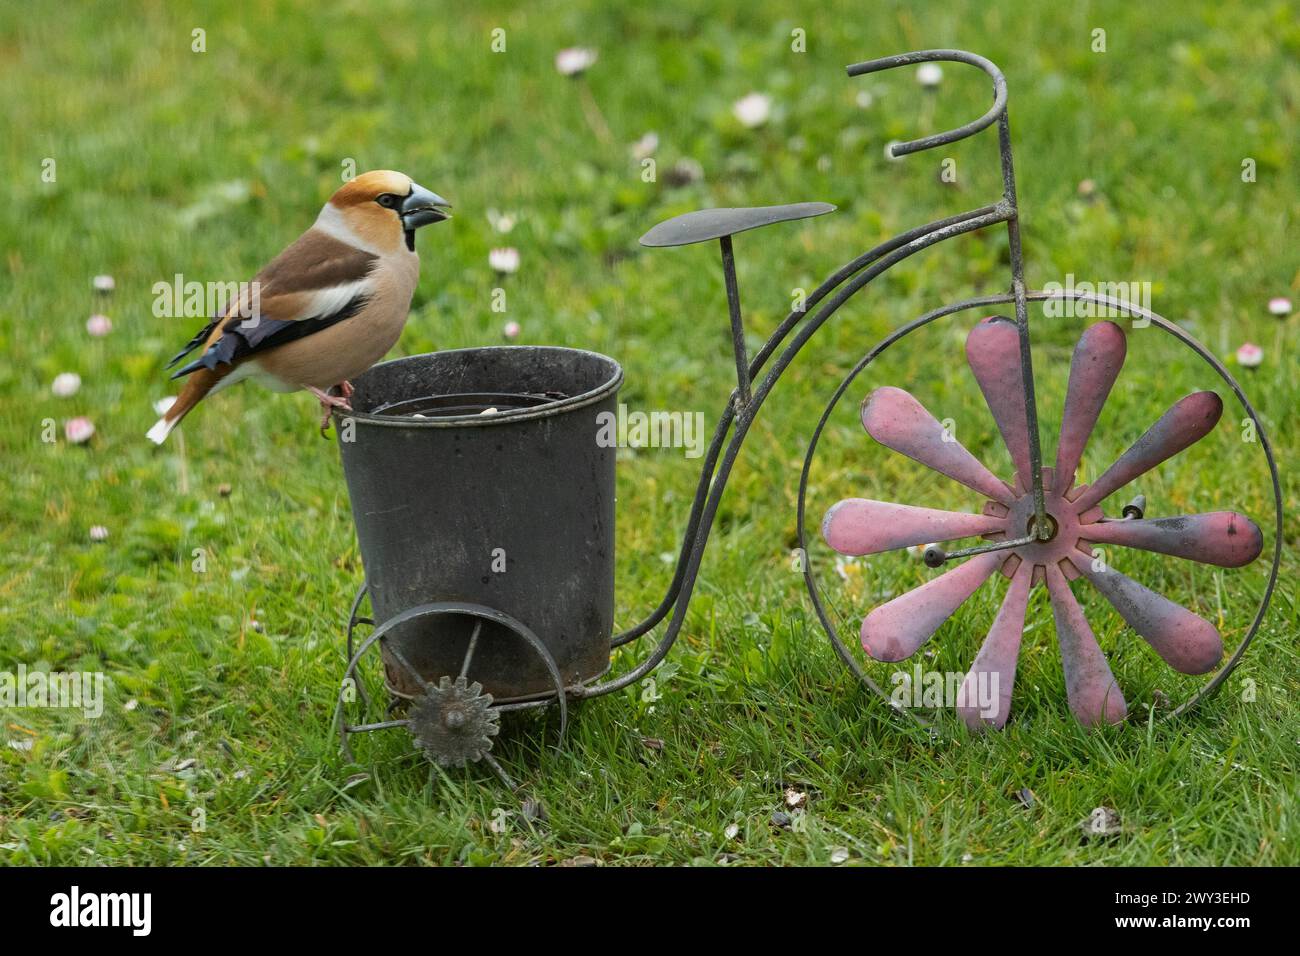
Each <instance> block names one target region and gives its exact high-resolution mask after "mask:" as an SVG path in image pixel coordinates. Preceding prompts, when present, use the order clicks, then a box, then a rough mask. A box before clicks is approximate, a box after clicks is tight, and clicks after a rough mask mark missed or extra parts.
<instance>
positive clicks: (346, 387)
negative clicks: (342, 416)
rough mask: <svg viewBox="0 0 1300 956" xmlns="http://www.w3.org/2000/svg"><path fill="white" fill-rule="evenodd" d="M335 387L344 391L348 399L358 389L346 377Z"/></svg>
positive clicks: (344, 395)
mask: <svg viewBox="0 0 1300 956" xmlns="http://www.w3.org/2000/svg"><path fill="white" fill-rule="evenodd" d="M334 387H335V388H337V389H338V390H339V391H340V392H342V393H343V397H344V398H346V399H348V400H351V398H352V393H353V392H355V391H356V389H355V388H353V387H352V383H351V382H349V381H347V380H346V379H345V380H343V381H342V382H339V383H338V384H337V385H335V386H334Z"/></svg>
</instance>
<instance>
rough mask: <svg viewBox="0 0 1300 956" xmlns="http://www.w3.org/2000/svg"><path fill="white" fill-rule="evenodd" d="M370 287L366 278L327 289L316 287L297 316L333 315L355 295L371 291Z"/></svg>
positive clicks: (312, 317)
mask: <svg viewBox="0 0 1300 956" xmlns="http://www.w3.org/2000/svg"><path fill="white" fill-rule="evenodd" d="M372 289H373V286H372V284H371V282H370V280H369V279H368V278H366V279H358V280H357V281H356V282H345V283H343V284H342V285H336V286H330V287H329V288H328V289H317V290H316V291H315V292H313V293H312V294H311V298H310V299H308V300H307V305H306V307H305V308H303V310H302V314H301V315H299V316H298V318H299V319H315V318H319V317H321V316H325V315H333V314H334V313H335V312H338V311H339V310H340V309H342V308H343V307H344V306H346V305H347V304H348V303H349V302H351V301H352V300H353V299H355V298H356V297H357V296H359V295H365V294H367V293H369V292H371V291H372Z"/></svg>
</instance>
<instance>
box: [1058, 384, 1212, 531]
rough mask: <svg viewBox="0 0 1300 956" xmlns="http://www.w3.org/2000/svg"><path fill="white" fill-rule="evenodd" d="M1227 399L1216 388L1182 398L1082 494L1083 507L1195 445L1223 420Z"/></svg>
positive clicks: (1080, 505) (1098, 502)
mask: <svg viewBox="0 0 1300 956" xmlns="http://www.w3.org/2000/svg"><path fill="white" fill-rule="evenodd" d="M1222 414H1223V399H1221V398H1219V396H1218V395H1217V394H1215V393H1214V392H1193V393H1192V394H1191V395H1188V396H1187V397H1185V398H1181V399H1179V400H1178V401H1176V402H1174V404H1173V405H1172V406H1171V407H1170V408H1169V410H1168V411H1167V412H1165V413H1164V414H1163V415H1161V416H1160V419H1159V421H1157V422H1156V423H1155V424H1154V425H1152V426H1151V427H1150V428H1148V429H1147V430H1146V433H1145V434H1143V436H1142V437H1141V438H1139V439H1138V440H1137V441H1135V442H1134V443H1133V444H1132V446H1131V447H1130V448H1129V449H1128V451H1126V452H1124V454H1122V455H1120V456H1119V458H1118V459H1116V461H1115V464H1113V465H1111V466H1110V467H1109V468H1107V469H1106V471H1105V472H1104V473H1103V474H1102V475H1101V477H1100V478H1098V479H1097V480H1096V481H1094V482H1093V483H1092V484H1091V485H1089V486H1088V487H1087V488H1086V489H1084V492H1083V494H1082V496H1081V497H1080V498H1079V507H1080V508H1090V507H1092V506H1093V505H1096V504H1100V503H1101V502H1102V501H1104V500H1105V498H1106V497H1107V496H1108V495H1110V494H1111V493H1112V492H1115V491H1118V490H1119V489H1120V488H1123V487H1124V486H1125V485H1127V484H1128V483H1129V482H1131V481H1133V480H1134V479H1135V478H1138V477H1139V476H1141V475H1144V474H1146V473H1147V472H1148V471H1150V470H1151V469H1152V468H1155V467H1156V466H1157V465H1159V464H1161V463H1162V462H1164V461H1167V460H1169V459H1170V458H1172V457H1173V456H1174V455H1176V454H1178V453H1179V452H1180V451H1182V450H1183V449H1184V448H1187V447H1188V446H1189V445H1194V444H1196V443H1197V442H1198V441H1200V440H1201V439H1202V438H1204V437H1205V436H1206V435H1208V434H1209V433H1210V430H1211V429H1212V428H1214V426H1215V425H1217V424H1218V423H1219V416H1220V415H1222Z"/></svg>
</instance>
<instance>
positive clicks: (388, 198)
mask: <svg viewBox="0 0 1300 956" xmlns="http://www.w3.org/2000/svg"><path fill="white" fill-rule="evenodd" d="M375 202H377V203H379V205H381V206H383V207H384V208H385V209H393V208H395V207H396V206H397V197H396V196H394V195H393V194H392V193H384V194H383V195H382V196H380V197H379V198H378V199H376V200H375Z"/></svg>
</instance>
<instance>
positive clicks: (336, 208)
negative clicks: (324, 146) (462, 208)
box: [326, 169, 451, 251]
mask: <svg viewBox="0 0 1300 956" xmlns="http://www.w3.org/2000/svg"><path fill="white" fill-rule="evenodd" d="M331 207H332V210H333V212H334V213H337V214H338V215H339V216H340V217H341V219H342V221H343V224H344V225H346V226H347V228H348V229H349V230H351V231H352V232H353V233H355V234H356V236H357V237H358V238H359V239H361V240H362V241H363V242H365V243H366V244H367V245H369V246H372V247H374V248H376V249H380V250H384V251H388V250H392V249H397V248H400V244H401V243H405V244H406V248H408V249H410V250H412V251H414V250H415V230H417V229H419V228H420V227H421V226H427V225H429V224H430V223H435V222H442V221H443V220H444V219H450V218H451V213H449V212H447V210H448V209H450V208H451V203H449V202H447V200H445V199H443V198H442V197H441V196H439V195H438V194H437V193H435V192H431V191H429V190H428V189H425V188H424V187H423V186H421V185H419V184H418V183H415V182H412V181H411V177H409V176H407V175H404V174H403V173H398V172H393V171H392V170H390V169H377V170H373V171H372V172H368V173H362V174H361V175H360V176H357V177H356V178H354V179H353V180H351V181H350V182H348V183H345V184H344V185H343V187H342V188H341V189H339V190H338V191H337V192H336V193H335V194H334V195H333V196H331V197H330V201H329V202H328V203H327V204H326V212H327V213H328V212H330V211H331Z"/></svg>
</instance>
